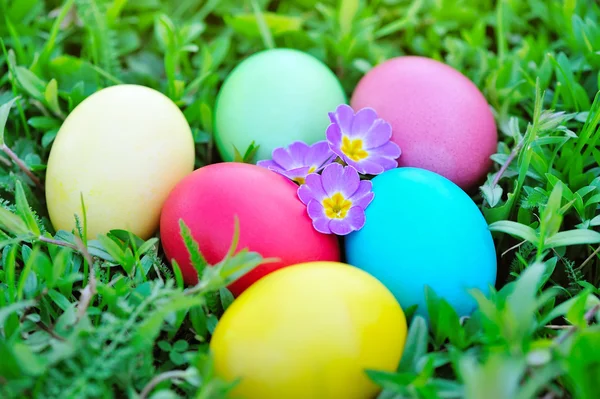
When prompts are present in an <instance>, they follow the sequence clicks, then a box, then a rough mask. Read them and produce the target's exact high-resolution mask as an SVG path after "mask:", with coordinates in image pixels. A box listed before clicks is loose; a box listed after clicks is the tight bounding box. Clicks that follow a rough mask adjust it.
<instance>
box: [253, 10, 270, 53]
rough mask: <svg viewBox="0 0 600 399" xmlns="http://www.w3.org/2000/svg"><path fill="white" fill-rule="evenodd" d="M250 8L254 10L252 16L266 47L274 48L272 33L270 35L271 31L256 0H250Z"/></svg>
mask: <svg viewBox="0 0 600 399" xmlns="http://www.w3.org/2000/svg"><path fill="white" fill-rule="evenodd" d="M250 3H252V10H253V11H254V16H255V18H256V23H257V24H258V30H259V31H260V36H261V37H262V40H263V43H264V45H265V47H266V48H268V49H272V48H275V41H274V40H273V35H271V31H270V30H269V26H268V25H267V21H265V18H264V16H263V13H262V11H261V10H260V7H259V6H258V3H257V2H256V0H251V1H250Z"/></svg>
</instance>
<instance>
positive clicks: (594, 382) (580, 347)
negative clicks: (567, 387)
mask: <svg viewBox="0 0 600 399" xmlns="http://www.w3.org/2000/svg"><path fill="white" fill-rule="evenodd" d="M598 359H600V326H598V325H595V326H593V327H589V328H588V329H586V330H584V331H582V332H580V333H578V334H576V335H575V337H574V339H573V344H572V346H571V350H570V353H569V355H568V356H565V359H564V361H565V362H566V370H567V375H568V377H569V379H570V380H571V381H572V387H573V391H574V392H573V393H574V395H573V397H576V398H579V399H595V398H597V397H598V381H600V368H599V367H598Z"/></svg>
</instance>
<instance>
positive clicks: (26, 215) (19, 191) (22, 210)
mask: <svg viewBox="0 0 600 399" xmlns="http://www.w3.org/2000/svg"><path fill="white" fill-rule="evenodd" d="M15 199H16V203H17V204H16V205H17V212H18V213H19V215H20V216H21V218H22V219H23V221H25V224H26V225H27V227H28V228H29V230H31V231H32V232H33V234H35V235H36V236H39V235H40V234H41V231H40V228H39V226H38V224H37V222H36V220H35V216H34V214H33V212H32V211H31V208H30V207H29V204H28V203H27V198H25V191H23V185H22V184H21V181H20V180H17V182H16V184H15Z"/></svg>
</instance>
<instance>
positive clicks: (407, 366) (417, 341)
mask: <svg viewBox="0 0 600 399" xmlns="http://www.w3.org/2000/svg"><path fill="white" fill-rule="evenodd" d="M428 342H429V329H428V328H427V322H426V321H425V319H424V318H423V317H422V316H419V315H416V316H415V317H414V318H413V320H412V322H411V324H410V328H409V329H408V334H407V337H406V343H405V345H404V353H403V354H402V359H401V361H400V366H399V367H398V371H401V372H418V370H417V364H418V362H419V360H420V359H421V358H422V357H423V356H424V355H425V354H426V353H427V343H428Z"/></svg>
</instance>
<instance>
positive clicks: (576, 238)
mask: <svg viewBox="0 0 600 399" xmlns="http://www.w3.org/2000/svg"><path fill="white" fill-rule="evenodd" d="M597 243H600V233H598V232H596V231H593V230H583V229H575V230H569V231H561V232H559V233H556V234H555V235H553V236H552V237H550V238H548V239H547V240H546V241H545V242H544V247H545V248H556V247H564V246H569V245H581V244H597Z"/></svg>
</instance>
